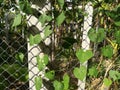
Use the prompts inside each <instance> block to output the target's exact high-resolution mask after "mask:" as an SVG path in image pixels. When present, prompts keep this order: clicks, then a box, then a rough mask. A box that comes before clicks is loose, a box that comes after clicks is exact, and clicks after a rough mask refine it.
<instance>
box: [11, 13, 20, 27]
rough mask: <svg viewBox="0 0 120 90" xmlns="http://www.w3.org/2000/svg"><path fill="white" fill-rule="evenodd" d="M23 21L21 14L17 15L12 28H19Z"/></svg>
mask: <svg viewBox="0 0 120 90" xmlns="http://www.w3.org/2000/svg"><path fill="white" fill-rule="evenodd" d="M21 21H22V15H21V14H17V15H16V16H15V18H14V22H13V25H12V27H16V26H19V25H20V24H21Z"/></svg>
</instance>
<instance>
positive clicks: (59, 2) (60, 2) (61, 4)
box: [57, 0, 64, 9]
mask: <svg viewBox="0 0 120 90" xmlns="http://www.w3.org/2000/svg"><path fill="white" fill-rule="evenodd" d="M57 1H58V4H59V5H60V7H61V9H62V8H63V6H64V0H57Z"/></svg>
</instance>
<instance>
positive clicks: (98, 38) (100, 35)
mask: <svg viewBox="0 0 120 90" xmlns="http://www.w3.org/2000/svg"><path fill="white" fill-rule="evenodd" d="M105 36H106V34H105V30H104V29H103V28H99V29H98V30H97V31H96V30H95V29H93V28H92V29H90V30H89V32H88V37H89V38H90V40H91V41H92V42H97V43H98V42H102V41H103V40H104V39H105Z"/></svg>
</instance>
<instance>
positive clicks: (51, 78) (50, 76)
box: [45, 70, 55, 80]
mask: <svg viewBox="0 0 120 90" xmlns="http://www.w3.org/2000/svg"><path fill="white" fill-rule="evenodd" d="M45 76H46V77H47V78H48V79H50V80H53V79H54V76H55V71H53V70H52V71H49V72H46V73H45Z"/></svg>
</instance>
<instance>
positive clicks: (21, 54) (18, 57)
mask: <svg viewBox="0 0 120 90" xmlns="http://www.w3.org/2000/svg"><path fill="white" fill-rule="evenodd" d="M15 58H16V59H17V60H19V61H20V62H23V59H24V54H23V53H21V52H20V53H18V54H16V55H15Z"/></svg>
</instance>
